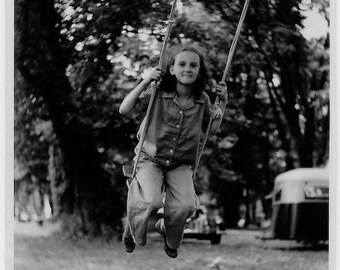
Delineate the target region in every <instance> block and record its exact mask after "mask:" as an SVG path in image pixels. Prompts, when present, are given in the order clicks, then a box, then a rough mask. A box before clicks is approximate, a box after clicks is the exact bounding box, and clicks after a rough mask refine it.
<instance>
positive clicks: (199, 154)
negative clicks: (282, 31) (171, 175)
mask: <svg viewBox="0 0 340 270" xmlns="http://www.w3.org/2000/svg"><path fill="white" fill-rule="evenodd" d="M249 1H250V0H246V2H245V4H244V6H243V10H242V13H241V16H240V20H239V22H238V25H237V29H236V33H235V36H234V39H233V41H232V43H231V46H230V49H229V53H228V58H227V64H226V66H225V69H224V72H223V76H222V80H221V81H220V84H221V83H223V84H225V82H226V79H227V75H228V71H229V68H230V64H231V60H232V58H233V56H234V53H235V48H236V45H237V42H238V39H239V36H240V32H241V29H242V25H243V21H244V18H245V17H246V13H247V10H248V6H249ZM219 103H220V100H219V98H218V97H216V99H215V104H216V105H217V104H219ZM213 118H214V115H213V114H211V115H210V118H209V123H208V126H207V130H206V132H205V135H204V139H203V142H202V144H201V146H200V148H199V152H198V155H197V158H196V163H195V167H194V171H193V178H194V179H195V177H196V173H197V169H198V165H199V163H200V160H201V157H202V153H203V150H204V147H205V144H206V143H207V140H208V137H209V133H210V130H211V125H212V121H213Z"/></svg>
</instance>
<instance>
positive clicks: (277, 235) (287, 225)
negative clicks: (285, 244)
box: [264, 168, 329, 242]
mask: <svg viewBox="0 0 340 270" xmlns="http://www.w3.org/2000/svg"><path fill="white" fill-rule="evenodd" d="M266 198H267V199H270V200H271V204H272V218H271V226H270V227H269V228H268V229H267V231H266V232H265V237H264V238H266V239H281V240H296V241H299V242H300V241H304V242H317V241H327V240H328V224H329V222H328V221H329V209H328V207H329V172H328V169H327V168H298V169H294V170H290V171H287V172H285V173H282V174H280V175H278V176H277V177H276V179H275V182H274V189H273V191H272V193H271V194H270V195H269V196H267V197H266Z"/></svg>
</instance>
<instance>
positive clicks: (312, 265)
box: [14, 223, 328, 270]
mask: <svg viewBox="0 0 340 270" xmlns="http://www.w3.org/2000/svg"><path fill="white" fill-rule="evenodd" d="M57 229H58V227H57V226H56V225H51V224H49V225H46V226H43V227H39V226H38V225H36V224H34V223H27V224H23V223H22V224H15V226H14V233H15V238H14V249H15V262H14V264H15V270H33V269H34V270H108V269H110V270H125V269H126V270H134V269H138V270H152V269H155V270H156V269H157V270H158V269H162V270H163V269H164V270H182V269H183V270H191V269H195V270H206V269H225V270H233V269H235V270H236V269H237V270H250V269H254V270H255V269H256V270H327V269H328V251H327V249H326V248H325V247H323V248H321V249H311V248H308V247H304V246H302V245H299V244H297V243H295V242H293V241H276V240H275V241H262V240H260V239H258V237H259V236H261V232H259V231H238V230H228V231H227V234H226V235H223V237H222V242H221V244H220V245H211V244H210V242H209V241H198V240H193V239H187V240H184V241H183V245H182V246H181V248H180V250H179V257H178V258H177V259H170V258H168V257H167V256H166V255H165V253H164V251H163V243H162V240H161V238H160V237H158V235H156V234H151V235H150V237H149V239H148V244H147V245H146V246H145V247H138V248H137V249H136V250H135V252H134V253H132V254H126V253H125V252H124V251H123V249H122V246H121V243H120V242H118V241H116V240H113V241H111V242H109V243H107V242H106V241H104V240H103V239H96V240H93V241H87V240H84V239H80V240H74V239H68V240H65V239H62V237H60V234H58V233H56V231H57Z"/></svg>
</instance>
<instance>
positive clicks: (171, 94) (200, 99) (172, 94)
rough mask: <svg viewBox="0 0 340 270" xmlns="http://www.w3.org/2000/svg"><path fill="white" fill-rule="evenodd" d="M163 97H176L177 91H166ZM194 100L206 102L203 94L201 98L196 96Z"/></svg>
mask: <svg viewBox="0 0 340 270" xmlns="http://www.w3.org/2000/svg"><path fill="white" fill-rule="evenodd" d="M162 97H163V98H175V97H176V93H175V92H164V93H163V95H162ZM194 102H196V103H204V96H203V94H201V95H200V97H199V98H197V97H195V96H194Z"/></svg>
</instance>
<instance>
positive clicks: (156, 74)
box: [119, 67, 162, 115]
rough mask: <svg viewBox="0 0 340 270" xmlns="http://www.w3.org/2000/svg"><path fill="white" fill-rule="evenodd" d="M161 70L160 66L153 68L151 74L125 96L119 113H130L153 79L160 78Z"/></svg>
mask: <svg viewBox="0 0 340 270" xmlns="http://www.w3.org/2000/svg"><path fill="white" fill-rule="evenodd" d="M161 72H162V70H161V69H160V68H159V67H155V68H153V69H152V71H151V73H150V75H149V76H147V77H146V78H145V79H144V80H143V81H142V82H141V83H140V84H138V85H137V86H136V87H135V88H134V89H132V91H131V92H130V93H129V94H128V95H127V96H126V97H125V98H124V100H123V102H122V104H120V107H119V113H120V114H122V115H128V114H129V113H130V112H131V111H132V109H133V108H134V107H135V105H136V102H137V100H138V97H139V95H140V94H141V93H142V92H143V91H144V90H145V88H146V87H147V86H148V85H149V84H150V83H151V82H152V81H153V80H159V78H160V76H161Z"/></svg>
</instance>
